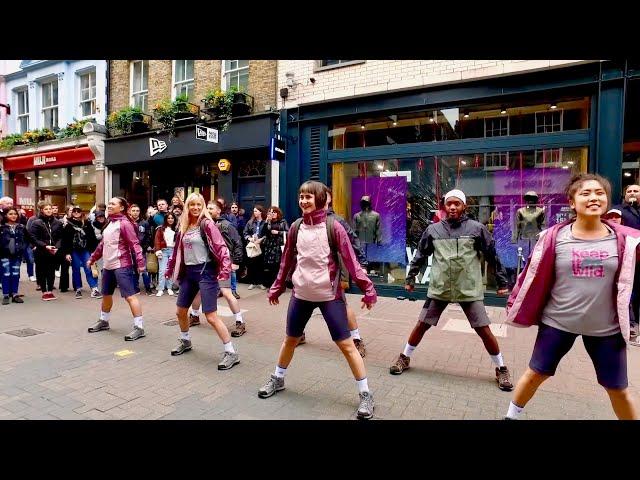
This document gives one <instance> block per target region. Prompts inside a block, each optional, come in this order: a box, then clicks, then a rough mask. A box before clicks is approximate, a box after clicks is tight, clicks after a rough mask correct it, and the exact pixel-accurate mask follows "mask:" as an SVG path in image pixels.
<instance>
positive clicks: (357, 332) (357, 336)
mask: <svg viewBox="0 0 640 480" xmlns="http://www.w3.org/2000/svg"><path fill="white" fill-rule="evenodd" d="M349 333H350V334H351V338H353V339H355V340H362V339H361V338H360V330H359V329H357V328H356V329H355V330H349Z"/></svg>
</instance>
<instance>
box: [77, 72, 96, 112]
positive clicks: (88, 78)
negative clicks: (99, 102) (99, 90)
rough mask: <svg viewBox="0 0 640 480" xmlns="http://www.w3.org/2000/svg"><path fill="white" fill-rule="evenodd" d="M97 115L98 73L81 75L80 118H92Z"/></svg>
mask: <svg viewBox="0 0 640 480" xmlns="http://www.w3.org/2000/svg"><path fill="white" fill-rule="evenodd" d="M95 114H96V72H95V70H93V71H91V72H87V73H83V74H82V75H80V116H81V117H90V116H91V115H95Z"/></svg>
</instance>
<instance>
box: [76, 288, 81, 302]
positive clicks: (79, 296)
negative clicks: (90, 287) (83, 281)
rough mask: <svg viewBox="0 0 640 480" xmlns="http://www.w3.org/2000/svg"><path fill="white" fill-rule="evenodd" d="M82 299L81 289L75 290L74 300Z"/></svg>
mask: <svg viewBox="0 0 640 480" xmlns="http://www.w3.org/2000/svg"><path fill="white" fill-rule="evenodd" d="M79 299H82V290H76V300H79Z"/></svg>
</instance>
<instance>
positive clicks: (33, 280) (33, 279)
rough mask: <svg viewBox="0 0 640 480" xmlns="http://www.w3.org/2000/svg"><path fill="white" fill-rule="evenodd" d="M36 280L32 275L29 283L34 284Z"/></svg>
mask: <svg viewBox="0 0 640 480" xmlns="http://www.w3.org/2000/svg"><path fill="white" fill-rule="evenodd" d="M36 280H37V278H36V277H34V276H33V275H32V276H30V277H29V281H31V282H35V281H36Z"/></svg>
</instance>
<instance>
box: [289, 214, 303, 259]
mask: <svg viewBox="0 0 640 480" xmlns="http://www.w3.org/2000/svg"><path fill="white" fill-rule="evenodd" d="M301 223H302V218H299V219H297V220H296V221H295V222H293V223H292V224H291V228H290V230H293V239H292V240H291V243H292V244H293V256H294V257H297V256H298V230H300V224H301Z"/></svg>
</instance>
